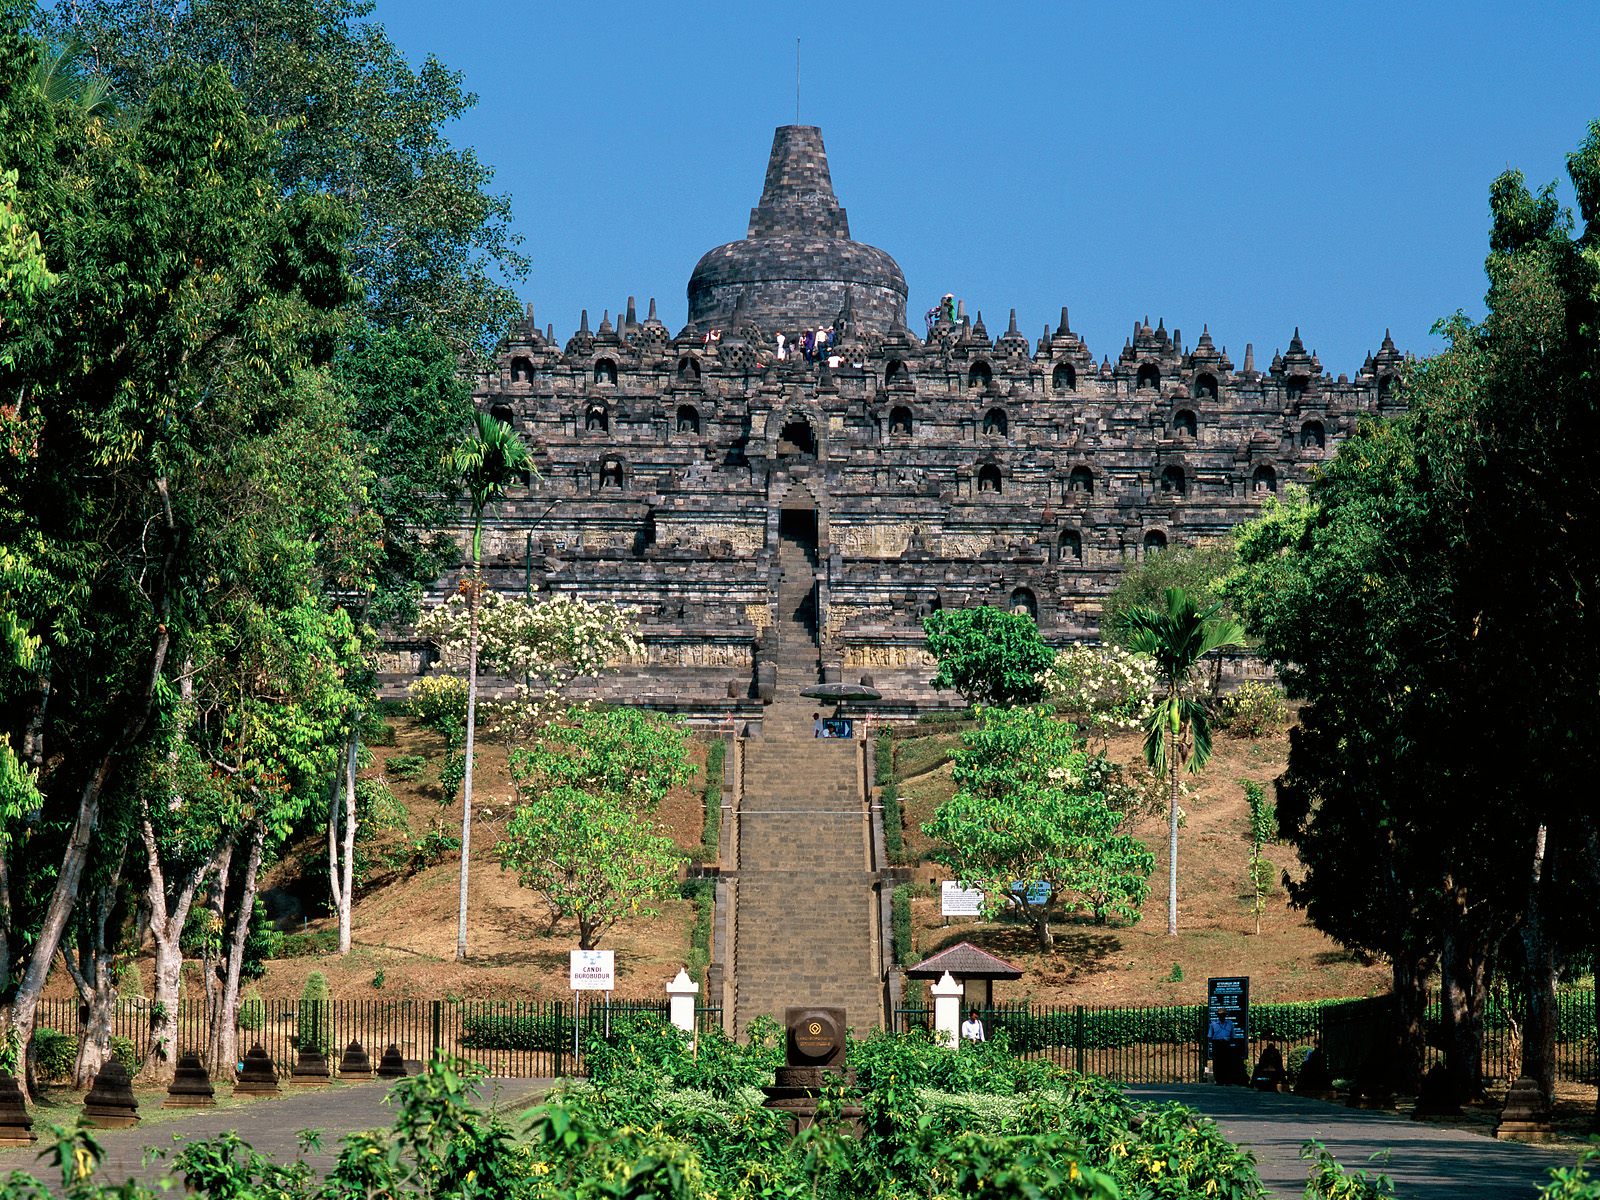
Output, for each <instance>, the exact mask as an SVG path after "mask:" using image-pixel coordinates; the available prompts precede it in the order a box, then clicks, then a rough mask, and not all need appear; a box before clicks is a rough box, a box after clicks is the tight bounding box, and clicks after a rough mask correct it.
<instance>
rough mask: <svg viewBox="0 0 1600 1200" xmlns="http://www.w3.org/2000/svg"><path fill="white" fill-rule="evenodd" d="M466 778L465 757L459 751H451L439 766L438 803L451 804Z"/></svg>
mask: <svg viewBox="0 0 1600 1200" xmlns="http://www.w3.org/2000/svg"><path fill="white" fill-rule="evenodd" d="M466 778H467V756H466V754H464V753H463V752H462V751H460V750H451V751H450V752H449V753H448V754H446V755H445V756H444V761H443V762H441V763H440V764H439V803H440V804H453V803H454V802H455V798H456V797H457V796H459V795H460V794H461V785H462V783H463V782H465V780H466Z"/></svg>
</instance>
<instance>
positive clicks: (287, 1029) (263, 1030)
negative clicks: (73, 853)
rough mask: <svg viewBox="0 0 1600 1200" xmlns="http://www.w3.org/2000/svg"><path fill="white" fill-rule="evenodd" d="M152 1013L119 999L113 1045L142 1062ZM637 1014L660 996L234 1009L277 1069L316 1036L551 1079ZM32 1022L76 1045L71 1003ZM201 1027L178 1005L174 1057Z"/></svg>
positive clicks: (335, 1052) (648, 1010) (709, 1017)
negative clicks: (586, 1045) (590, 1045)
mask: <svg viewBox="0 0 1600 1200" xmlns="http://www.w3.org/2000/svg"><path fill="white" fill-rule="evenodd" d="M151 1016H152V1013H151V1004H150V1002H149V1001H143V1000H124V1001H119V1002H118V1004H117V1008H116V1012H115V1014H114V1016H113V1018H112V1024H111V1035H112V1038H113V1044H114V1045H118V1044H120V1045H121V1046H122V1048H123V1049H124V1050H125V1051H127V1050H131V1052H132V1054H133V1056H134V1057H135V1058H136V1059H137V1060H138V1061H141V1062H142V1061H143V1060H144V1058H145V1056H146V1055H147V1054H148V1053H149V1050H150V1042H151V1037H152V1032H151ZM641 1017H642V1018H648V1019H657V1020H660V1021H662V1022H666V1021H667V1020H668V1007H667V1002H666V1001H665V1000H662V1001H625V1000H612V1001H610V1002H609V1003H608V1002H606V1001H605V999H604V998H603V997H596V998H595V999H592V1000H590V999H585V1000H582V1001H581V1002H579V1004H578V1005H577V1007H576V1009H575V1008H574V1005H573V1002H572V1001H571V1000H554V1001H512V1000H329V1001H322V1002H318V1001H298V1000H265V1001H256V1002H253V1003H252V1002H250V1001H246V1002H245V1003H244V1004H242V1005H241V1006H240V1012H239V1033H238V1049H239V1054H240V1056H241V1057H242V1056H243V1055H244V1053H245V1052H246V1051H247V1050H249V1049H250V1047H251V1046H253V1045H255V1044H256V1043H260V1044H261V1046H262V1047H263V1048H264V1049H265V1050H266V1051H267V1053H268V1054H269V1055H270V1056H271V1058H272V1061H273V1062H274V1063H275V1064H276V1065H277V1068H278V1073H279V1074H280V1075H287V1074H289V1072H291V1071H292V1070H293V1069H294V1065H295V1062H296V1060H297V1058H298V1056H299V1047H300V1045H301V1042H302V1040H303V1039H311V1038H315V1040H316V1041H317V1042H319V1043H320V1044H321V1046H322V1048H323V1050H324V1052H325V1053H326V1054H327V1056H328V1058H329V1060H330V1062H331V1063H335V1064H336V1063H337V1062H338V1060H339V1057H340V1055H342V1054H343V1052H344V1049H345V1047H346V1046H348V1045H349V1044H350V1043H351V1042H352V1041H357V1042H360V1043H361V1045H362V1047H363V1048H364V1049H365V1050H366V1051H367V1053H368V1054H369V1055H370V1056H371V1059H372V1063H373V1065H374V1066H376V1065H377V1063H378V1060H379V1057H380V1056H381V1055H382V1054H383V1052H384V1050H385V1048H387V1047H388V1046H390V1045H391V1044H392V1045H395V1046H398V1047H399V1048H400V1052H401V1054H402V1055H403V1056H404V1057H405V1058H407V1059H411V1060H426V1059H428V1058H430V1057H431V1056H432V1055H433V1054H435V1053H438V1052H442V1053H445V1054H448V1055H453V1056H455V1057H458V1058H462V1059H466V1060H467V1061H469V1062H472V1063H475V1064H477V1065H478V1066H480V1067H482V1068H483V1069H484V1070H485V1071H487V1072H488V1073H489V1074H490V1075H499V1076H508V1077H521V1078H549V1077H554V1076H558V1075H580V1074H583V1073H584V1070H585V1064H584V1062H583V1053H582V1050H583V1045H584V1043H585V1042H587V1041H588V1040H589V1039H590V1037H591V1036H594V1035H600V1036H605V1035H607V1034H609V1032H610V1031H611V1029H612V1027H613V1025H618V1026H621V1025H624V1024H625V1023H626V1022H627V1021H629V1020H631V1019H637V1018H641ZM696 1021H697V1023H698V1025H699V1028H700V1029H702V1030H705V1029H709V1028H713V1027H714V1028H721V1026H722V1010H721V1009H720V1008H715V1007H702V1008H698V1009H696ZM35 1028H36V1030H39V1031H41V1032H43V1031H54V1032H55V1033H57V1034H65V1035H68V1036H70V1037H71V1038H72V1039H73V1040H74V1041H76V1039H77V1037H78V1033H79V1008H78V1003H77V1001H76V1000H73V999H60V998H57V999H49V1000H45V1001H42V1002H41V1004H40V1006H39V1013H38V1018H37V1020H36V1024H35ZM207 1030H208V1024H207V1020H206V1013H205V1005H204V1003H203V1002H202V1001H187V1000H186V1001H183V1002H181V1003H180V1004H179V1006H178V1012H177V1047H176V1051H177V1053H180V1054H181V1053H183V1052H185V1051H189V1050H193V1051H195V1052H197V1053H199V1054H201V1055H202V1056H204V1053H205V1049H206V1039H207ZM44 1038H45V1039H48V1038H49V1033H44ZM36 1040H38V1038H37V1035H36ZM67 1065H68V1066H69V1067H70V1059H69V1060H68V1064H67Z"/></svg>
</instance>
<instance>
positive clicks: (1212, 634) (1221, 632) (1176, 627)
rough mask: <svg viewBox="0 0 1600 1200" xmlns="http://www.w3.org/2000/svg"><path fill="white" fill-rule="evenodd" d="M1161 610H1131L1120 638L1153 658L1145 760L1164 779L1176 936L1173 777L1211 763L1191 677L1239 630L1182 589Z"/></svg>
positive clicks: (1205, 718) (1206, 721)
mask: <svg viewBox="0 0 1600 1200" xmlns="http://www.w3.org/2000/svg"><path fill="white" fill-rule="evenodd" d="M1165 600H1166V607H1165V608H1150V607H1146V606H1143V605H1139V606H1135V607H1134V608H1131V609H1129V610H1128V611H1127V613H1126V614H1125V615H1124V616H1123V619H1122V620H1123V628H1124V635H1123V636H1124V639H1125V641H1126V643H1127V646H1128V648H1129V649H1130V650H1132V651H1134V652H1135V653H1136V654H1147V655H1149V656H1150V657H1151V658H1152V659H1154V660H1155V664H1156V681H1157V683H1158V685H1159V687H1160V689H1161V693H1160V696H1159V698H1158V699H1157V700H1156V703H1155V707H1154V708H1152V709H1151V710H1150V714H1149V716H1148V717H1147V718H1146V719H1145V738H1144V756H1145V761H1146V762H1147V763H1149V764H1150V768H1151V770H1153V771H1159V772H1163V773H1165V775H1166V776H1167V855H1168V861H1167V933H1168V935H1170V936H1172V937H1176V936H1177V934H1178V775H1179V772H1180V771H1182V770H1184V769H1188V770H1189V771H1191V772H1193V773H1196V774H1198V773H1199V772H1200V770H1201V769H1202V768H1204V766H1205V765H1206V763H1207V762H1209V761H1210V759H1211V715H1210V713H1209V712H1208V711H1207V709H1206V706H1205V704H1204V703H1203V702H1202V701H1201V700H1200V699H1198V698H1197V697H1196V696H1195V695H1194V694H1193V693H1194V688H1193V686H1192V683H1191V676H1192V675H1193V673H1194V670H1195V668H1196V667H1197V666H1199V665H1200V663H1201V661H1202V660H1203V659H1204V658H1205V656H1206V655H1207V654H1210V653H1211V652H1212V651H1213V650H1218V649H1221V648H1222V647H1224V646H1235V645H1238V644H1239V641H1240V640H1241V639H1242V638H1243V636H1244V632H1243V630H1242V629H1240V627H1239V626H1238V625H1237V624H1236V623H1234V622H1232V621H1228V620H1222V619H1219V618H1218V617H1217V613H1218V612H1219V611H1220V609H1221V605H1220V604H1213V605H1211V606H1210V607H1208V608H1205V609H1198V608H1196V607H1195V603H1194V601H1193V600H1192V599H1190V598H1189V594H1188V593H1187V592H1185V591H1184V590H1183V589H1182V588H1169V589H1167V593H1166V597H1165Z"/></svg>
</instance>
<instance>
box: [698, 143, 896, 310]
mask: <svg viewBox="0 0 1600 1200" xmlns="http://www.w3.org/2000/svg"><path fill="white" fill-rule="evenodd" d="M847 298H848V299H849V301H850V303H851V306H852V308H853V313H854V319H855V322H856V324H857V325H858V327H859V328H861V329H863V330H872V331H874V332H877V333H888V332H890V331H891V330H896V329H901V328H903V327H904V326H905V323H906V277H905V276H904V275H903V274H901V272H900V267H899V265H898V264H896V262H895V261H894V259H892V258H890V257H889V256H888V255H887V254H885V253H884V252H883V251H882V250H879V249H878V248H877V247H876V246H868V245H866V244H864V243H862V242H856V241H852V240H851V239H850V223H849V221H848V220H847V219H846V217H845V211H844V209H843V208H842V207H841V206H840V204H839V198H838V197H837V196H835V195H834V194H833V180H832V178H831V177H830V176H829V174H828V152H827V151H826V150H824V149H823V146H822V131H821V130H820V129H818V128H817V127H816V126H815V125H782V126H779V128H778V131H777V132H776V133H775V134H774V135H773V138H772V157H771V158H770V159H769V160H768V162H767V180H766V185H765V186H764V187H763V188H762V189H761V201H760V203H758V204H757V205H756V206H755V208H753V209H751V210H750V231H749V233H747V234H746V235H745V238H744V240H743V241H738V242H729V243H727V244H726V245H723V246H718V247H717V248H716V249H715V250H711V251H708V252H707V253H706V254H705V256H704V257H702V258H701V259H700V261H699V263H697V264H696V265H695V269H694V274H693V275H691V276H690V277H689V320H690V321H692V322H693V323H694V325H695V327H696V328H697V329H698V330H700V332H702V333H706V332H709V331H711V330H713V329H722V330H726V331H729V332H733V333H737V332H738V331H739V330H740V329H742V328H744V327H745V326H746V325H748V324H750V323H752V322H753V323H754V324H756V325H759V326H760V327H761V328H762V329H763V330H765V331H767V333H768V334H769V335H770V334H772V333H776V332H778V331H780V330H781V331H785V332H789V333H795V332H798V331H800V330H802V329H808V328H809V329H816V328H818V327H820V326H827V325H832V324H833V321H834V318H836V317H837V316H838V315H839V313H840V311H841V310H842V309H843V308H844V305H845V301H846V299H847Z"/></svg>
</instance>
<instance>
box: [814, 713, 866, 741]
mask: <svg viewBox="0 0 1600 1200" xmlns="http://www.w3.org/2000/svg"><path fill="white" fill-rule="evenodd" d="M811 736H812V737H819V738H850V737H854V736H855V723H854V722H853V721H851V720H850V718H849V717H824V716H823V715H822V714H821V713H812V714H811Z"/></svg>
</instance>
